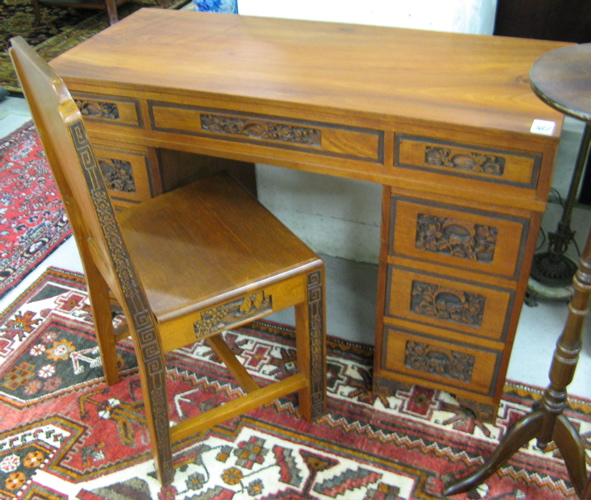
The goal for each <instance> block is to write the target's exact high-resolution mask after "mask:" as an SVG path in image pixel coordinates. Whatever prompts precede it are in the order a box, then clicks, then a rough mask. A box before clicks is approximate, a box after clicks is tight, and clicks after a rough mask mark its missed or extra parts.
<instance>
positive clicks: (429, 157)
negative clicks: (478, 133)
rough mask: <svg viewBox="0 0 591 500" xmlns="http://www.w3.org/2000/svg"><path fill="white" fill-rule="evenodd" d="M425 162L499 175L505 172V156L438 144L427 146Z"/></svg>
mask: <svg viewBox="0 0 591 500" xmlns="http://www.w3.org/2000/svg"><path fill="white" fill-rule="evenodd" d="M425 163H426V164H427V165H433V166H436V167H446V168H453V169H457V170H466V171H469V172H474V173H482V174H490V175H496V176H499V177H500V176H502V175H503V173H504V172H505V158H502V157H499V156H494V155H491V154H482V153H477V152H474V151H466V152H454V151H452V150H451V149H449V148H442V147H438V146H427V147H426V148H425Z"/></svg>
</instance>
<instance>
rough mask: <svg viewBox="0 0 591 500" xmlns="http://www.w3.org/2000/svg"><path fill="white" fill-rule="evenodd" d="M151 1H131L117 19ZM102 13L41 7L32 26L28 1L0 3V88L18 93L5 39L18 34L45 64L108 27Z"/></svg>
mask: <svg viewBox="0 0 591 500" xmlns="http://www.w3.org/2000/svg"><path fill="white" fill-rule="evenodd" d="M189 1H190V0H165V3H166V6H167V8H179V7H181V6H182V5H185V4H186V3H188V2H189ZM156 6H157V3H156V1H155V0H132V1H130V2H128V3H125V4H123V5H121V6H120V7H118V9H117V12H118V14H119V18H120V19H122V18H123V17H125V16H127V15H129V14H131V13H132V12H134V11H136V10H137V9H139V8H141V7H156ZM108 25H109V23H108V21H107V15H106V12H104V11H97V10H92V9H71V8H64V7H50V6H44V5H41V22H40V23H39V25H35V23H34V14H33V6H32V3H31V0H0V50H1V52H0V87H4V88H5V89H7V90H9V91H12V92H20V86H19V83H18V80H17V78H16V75H15V73H14V70H13V68H12V63H11V62H10V57H9V56H8V52H7V49H8V46H9V40H10V38H12V37H13V36H17V35H20V36H22V37H23V38H25V40H27V41H28V42H29V43H30V44H31V45H32V46H33V47H35V49H36V50H37V52H38V53H39V54H40V55H41V56H42V57H43V59H45V60H46V61H51V60H52V59H53V58H54V57H57V56H58V55H60V54H61V53H63V52H65V51H66V50H68V49H70V48H72V47H74V46H75V45H78V44H79V43H81V42H83V41H84V40H86V39H87V38H90V37H91V36H92V35H94V34H96V33H98V32H99V31H102V30H104V29H105V28H106V27H108Z"/></svg>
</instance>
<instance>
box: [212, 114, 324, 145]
mask: <svg viewBox="0 0 591 500" xmlns="http://www.w3.org/2000/svg"><path fill="white" fill-rule="evenodd" d="M201 128H202V129H203V130H205V131H207V132H215V133H218V134H227V135H240V136H248V137H250V138H252V139H263V140H267V141H277V142H288V143H293V144H302V145H306V146H321V131H320V130H318V129H315V128H310V127H299V126H294V125H287V124H285V123H275V122H270V121H264V120H252V119H243V118H237V117H231V116H221V115H212V114H202V115H201Z"/></svg>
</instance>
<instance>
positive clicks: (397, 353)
mask: <svg viewBox="0 0 591 500" xmlns="http://www.w3.org/2000/svg"><path fill="white" fill-rule="evenodd" d="M384 336H385V338H386V349H385V359H384V362H383V367H384V368H385V369H386V370H388V371H390V372H392V373H393V374H401V375H406V376H410V377H413V378H414V379H416V383H418V384H420V383H421V382H420V381H421V380H423V381H425V382H429V381H432V382H437V383H440V384H445V385H447V386H450V387H452V388H453V387H458V388H461V389H464V390H468V391H471V392H475V393H479V394H483V395H486V396H492V394H493V392H494V387H495V383H496V378H497V373H498V370H499V365H500V361H501V353H500V352H497V351H493V350H487V349H483V348H479V347H476V346H472V345H470V344H460V343H456V342H450V341H447V340H443V339H439V338H436V337H431V336H426V335H425V336H424V335H421V334H418V333H415V332H410V331H406V330H403V329H398V328H393V327H386V331H385V332H384ZM426 386H427V387H428V386H429V385H428V383H426Z"/></svg>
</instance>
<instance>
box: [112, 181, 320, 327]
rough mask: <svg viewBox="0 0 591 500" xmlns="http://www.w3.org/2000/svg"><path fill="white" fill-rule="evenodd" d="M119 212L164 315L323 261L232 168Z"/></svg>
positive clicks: (170, 315) (160, 317)
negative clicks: (238, 179)
mask: <svg viewBox="0 0 591 500" xmlns="http://www.w3.org/2000/svg"><path fill="white" fill-rule="evenodd" d="M245 213H248V214H249V217H246V218H245V217H244V214H245ZM118 218H119V220H120V224H121V228H122V232H123V235H124V238H125V242H126V244H127V245H128V248H129V250H130V253H131V255H132V256H133V259H134V264H135V266H136V269H137V270H138V274H139V276H140V279H141V281H142V284H143V286H144V289H145V291H146V295H147V296H148V299H149V301H150V305H151V307H152V311H153V313H154V315H155V316H156V318H157V319H158V320H159V322H165V321H170V320H173V319H174V318H175V317H180V316H185V315H187V314H190V313H191V312H193V311H197V310H199V309H202V308H204V307H206V306H210V305H211V304H210V302H211V300H214V299H215V301H216V302H215V303H219V302H220V297H223V298H224V299H226V300H231V299H232V298H233V297H237V296H240V295H242V294H244V293H247V292H248V291H249V290H254V289H255V288H257V287H260V286H261V285H263V284H264V285H265V286H266V285H269V284H272V283H273V282H274V281H278V280H285V279H286V278H287V277H289V275H290V274H291V273H293V274H296V273H297V272H301V271H302V269H303V268H305V267H308V266H310V267H311V266H317V265H318V264H319V262H320V258H319V257H318V256H317V255H316V254H315V253H314V252H313V251H312V250H310V248H308V247H307V246H306V245H305V244H304V243H302V242H301V241H300V240H299V239H298V238H297V237H296V236H295V235H294V234H293V233H292V232H291V231H290V230H289V229H287V227H285V226H284V225H283V224H282V223H281V222H280V221H279V220H277V219H276V218H275V217H274V216H273V215H272V214H271V213H270V212H269V211H268V210H267V209H266V208H265V207H264V206H263V205H261V204H260V203H259V202H258V201H257V200H256V199H254V197H252V195H251V194H250V193H248V192H247V191H246V190H245V189H244V188H242V186H240V185H239V184H238V182H236V181H235V180H234V179H232V178H231V177H230V176H229V175H227V174H221V175H215V176H211V177H208V178H206V179H203V180H200V181H197V182H195V183H193V184H190V185H188V186H185V187H182V188H179V189H177V190H175V191H172V192H169V193H166V194H164V195H162V196H158V197H156V198H153V199H151V200H147V201H145V202H143V203H141V204H140V205H138V206H137V207H134V208H132V209H129V210H126V211H124V212H123V213H122V214H120V215H118ZM245 220H246V221H247V222H246V223H245ZM171 255H172V256H174V255H178V256H179V259H178V260H175V259H171ZM187 262H195V263H196V264H195V265H194V266H187V265H186V263H187Z"/></svg>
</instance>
